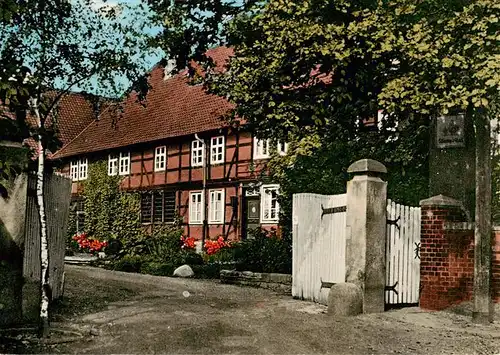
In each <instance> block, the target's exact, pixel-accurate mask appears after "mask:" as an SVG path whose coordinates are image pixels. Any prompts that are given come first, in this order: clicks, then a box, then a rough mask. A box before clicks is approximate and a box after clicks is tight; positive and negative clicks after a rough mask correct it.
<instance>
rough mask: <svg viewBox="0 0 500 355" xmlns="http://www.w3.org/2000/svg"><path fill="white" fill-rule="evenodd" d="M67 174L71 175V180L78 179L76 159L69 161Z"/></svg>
mask: <svg viewBox="0 0 500 355" xmlns="http://www.w3.org/2000/svg"><path fill="white" fill-rule="evenodd" d="M69 174H70V176H71V180H73V181H78V176H79V169H78V160H72V161H71V163H70V173H69Z"/></svg>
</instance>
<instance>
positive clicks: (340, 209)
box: [321, 205, 347, 219]
mask: <svg viewBox="0 0 500 355" xmlns="http://www.w3.org/2000/svg"><path fill="white" fill-rule="evenodd" d="M345 211H347V206H338V207H328V208H324V207H323V205H321V219H323V216H324V215H325V214H332V213H340V212H345Z"/></svg>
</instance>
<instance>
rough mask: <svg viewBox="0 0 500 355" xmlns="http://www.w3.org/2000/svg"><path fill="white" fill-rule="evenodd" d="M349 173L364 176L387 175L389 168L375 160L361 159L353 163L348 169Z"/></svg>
mask: <svg viewBox="0 0 500 355" xmlns="http://www.w3.org/2000/svg"><path fill="white" fill-rule="evenodd" d="M347 172H348V173H352V174H357V175H362V174H363V173H365V174H366V173H371V174H387V168H386V167H385V166H384V164H382V163H380V162H378V161H376V160H373V159H360V160H358V161H355V162H354V163H352V164H351V165H350V166H349V168H347Z"/></svg>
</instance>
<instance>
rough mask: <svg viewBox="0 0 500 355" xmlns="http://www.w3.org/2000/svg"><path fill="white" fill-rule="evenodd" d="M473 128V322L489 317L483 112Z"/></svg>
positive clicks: (488, 138)
mask: <svg viewBox="0 0 500 355" xmlns="http://www.w3.org/2000/svg"><path fill="white" fill-rule="evenodd" d="M474 128H475V131H476V218H475V222H476V223H475V224H476V227H475V233H474V290H473V291H474V295H473V298H474V311H473V314H472V318H473V319H474V321H475V322H477V323H490V322H492V321H493V303H492V301H491V256H492V251H491V156H490V149H491V136H490V131H491V128H490V122H489V120H488V118H487V116H486V115H485V114H484V113H479V114H477V115H476V117H474Z"/></svg>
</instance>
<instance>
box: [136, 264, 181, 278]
mask: <svg viewBox="0 0 500 355" xmlns="http://www.w3.org/2000/svg"><path fill="white" fill-rule="evenodd" d="M175 269H176V266H175V265H173V264H172V263H168V262H166V263H163V262H157V261H150V262H145V263H143V264H142V265H141V270H140V271H141V273H142V274H149V275H157V276H172V274H173V273H174V270H175Z"/></svg>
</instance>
